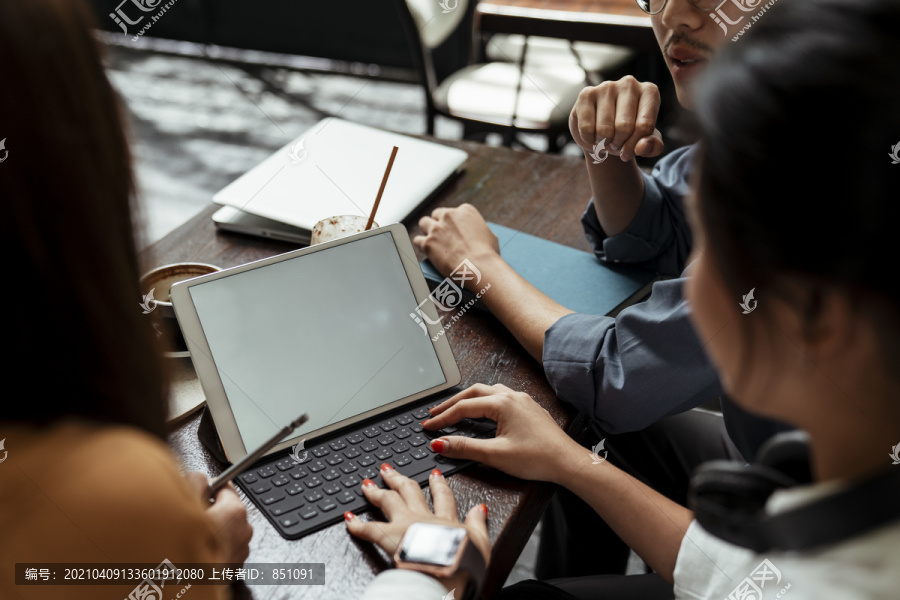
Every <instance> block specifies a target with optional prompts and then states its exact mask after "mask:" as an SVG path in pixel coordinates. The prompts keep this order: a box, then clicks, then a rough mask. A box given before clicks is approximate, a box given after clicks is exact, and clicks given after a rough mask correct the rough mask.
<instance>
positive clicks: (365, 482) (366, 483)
mask: <svg viewBox="0 0 900 600" xmlns="http://www.w3.org/2000/svg"><path fill="white" fill-rule="evenodd" d="M367 485H375V482H374V481H372V480H371V479H363V487H366V486H367Z"/></svg>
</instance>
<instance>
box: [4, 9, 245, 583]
mask: <svg viewBox="0 0 900 600" xmlns="http://www.w3.org/2000/svg"><path fill="white" fill-rule="evenodd" d="M93 29H94V23H93V19H92V18H91V15H90V12H89V10H88V9H87V7H86V6H85V4H84V3H83V2H82V1H81V0H28V1H27V2H21V1H19V0H0V84H2V89H3V92H2V93H0V138H3V139H5V140H6V144H5V146H6V148H5V150H6V152H5V153H4V158H5V159H4V160H3V162H2V163H0V247H2V253H0V255H2V257H3V265H4V267H3V268H4V270H5V276H4V279H5V281H6V282H7V284H8V286H7V293H6V296H5V302H4V306H6V309H5V311H4V313H5V315H6V328H5V332H6V336H5V339H6V344H7V347H8V351H9V352H10V354H8V355H6V359H5V362H6V365H7V367H6V369H5V370H4V372H5V374H6V377H7V380H6V382H5V384H4V386H5V392H4V401H3V409H2V411H0V439H4V440H5V443H4V446H5V453H4V454H3V456H2V457H0V458H3V459H4V460H3V462H2V463H0V532H2V534H0V539H2V542H0V597H2V598H21V597H28V598H59V597H65V598H67V599H77V598H100V597H104V598H105V597H116V596H117V597H119V598H123V597H126V596H128V594H129V593H130V592H131V591H132V590H131V588H133V587H134V586H103V587H95V586H71V587H68V586H67V587H63V588H61V587H58V586H32V587H24V586H16V585H14V582H15V576H14V567H15V564H16V563H28V562H32V563H36V562H43V563H47V562H56V563H75V562H78V563H152V564H153V565H157V564H159V563H162V562H163V561H164V560H169V561H170V562H171V563H172V564H174V565H176V566H177V565H178V564H179V563H185V562H195V563H196V562H222V561H234V562H242V561H243V560H244V559H245V558H246V556H247V553H248V542H249V540H250V536H251V532H252V529H251V527H250V525H249V524H248V522H247V518H246V510H245V508H244V505H243V504H242V503H241V501H240V499H239V498H238V496H237V494H236V493H235V492H234V490H233V489H231V488H228V489H224V490H223V491H222V492H220V493H219V494H218V495H217V496H216V498H215V502H214V504H210V503H209V502H208V501H207V500H205V499H203V498H202V496H201V490H202V489H204V487H205V484H206V478H205V477H203V476H202V475H199V474H191V476H190V478H189V479H185V477H183V476H182V475H181V473H180V472H179V469H178V465H177V462H176V460H175V457H174V456H173V454H172V453H171V451H170V450H169V448H168V447H167V446H166V430H165V415H166V389H167V384H166V379H165V376H164V373H163V369H162V365H161V363H160V358H159V352H158V349H157V347H156V344H155V341H154V333H153V330H152V328H151V324H150V321H149V319H148V318H147V317H146V316H145V315H143V314H142V313H141V311H140V309H139V307H138V304H137V303H138V300H139V299H140V293H139V287H138V278H139V271H138V260H137V254H136V250H135V239H134V234H133V230H132V226H133V219H134V217H133V215H134V212H133V210H132V206H133V201H134V175H133V171H132V166H131V155H130V152H129V147H128V141H127V138H126V134H125V126H124V122H123V116H122V108H121V106H120V104H119V101H118V99H117V97H116V94H115V93H114V91H113V89H112V87H111V85H110V83H109V81H108V79H107V77H106V74H105V73H104V70H103V65H102V62H101V55H100V45H101V44H100V42H99V41H98V40H97V39H95V37H94V35H93ZM57 576H58V577H60V576H62V574H57ZM225 593H226V590H225V588H222V587H219V586H195V587H194V588H193V589H192V590H191V592H190V597H191V598H194V597H197V598H221V597H223V595H224V594H225Z"/></svg>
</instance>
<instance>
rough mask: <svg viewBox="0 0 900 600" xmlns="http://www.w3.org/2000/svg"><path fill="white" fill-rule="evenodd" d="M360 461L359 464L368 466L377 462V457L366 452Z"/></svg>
mask: <svg viewBox="0 0 900 600" xmlns="http://www.w3.org/2000/svg"><path fill="white" fill-rule="evenodd" d="M358 462H359V466H361V467H368V466H369V465H371V464H374V463H375V459H374V458H372V457H371V456H369V455H368V454H366V455H365V456H363V457H362V458H361V459H359V461H358Z"/></svg>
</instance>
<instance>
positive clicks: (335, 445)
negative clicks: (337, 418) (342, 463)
mask: <svg viewBox="0 0 900 600" xmlns="http://www.w3.org/2000/svg"><path fill="white" fill-rule="evenodd" d="M328 447H329V448H331V449H332V450H334V451H335V452H337V451H338V450H343V449H344V448H346V447H347V444H345V443H344V441H343V440H335V441H333V442H331V443H330V444H328Z"/></svg>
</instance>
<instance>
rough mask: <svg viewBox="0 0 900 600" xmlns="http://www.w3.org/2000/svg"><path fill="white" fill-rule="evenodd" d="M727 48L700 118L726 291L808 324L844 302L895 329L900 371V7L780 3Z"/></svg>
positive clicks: (864, 2)
mask: <svg viewBox="0 0 900 600" xmlns="http://www.w3.org/2000/svg"><path fill="white" fill-rule="evenodd" d="M725 44H726V45H729V46H730V47H729V48H726V49H724V50H723V51H722V52H721V53H720V55H719V56H718V57H717V58H716V60H715V61H713V64H711V65H710V66H709V69H708V71H707V73H706V74H705V76H704V79H703V80H702V81H701V82H700V84H699V85H698V89H697V95H696V111H697V118H698V120H699V123H700V126H701V129H702V130H703V136H704V148H703V152H702V158H701V159H700V170H701V180H700V184H699V195H698V196H699V208H700V211H699V212H700V215H701V216H700V218H701V220H702V223H703V226H704V229H705V231H706V232H707V236H708V239H709V247H710V251H711V255H712V258H713V259H714V260H715V262H716V263H717V264H718V266H719V269H720V270H721V272H722V276H723V278H724V280H725V284H726V286H727V287H728V289H729V290H730V291H731V292H732V293H733V294H734V297H735V301H736V302H737V301H738V300H739V299H740V297H741V295H742V294H746V293H747V292H748V291H749V290H750V289H751V288H756V291H757V292H756V297H757V298H758V299H759V308H760V310H761V311H764V310H765V296H766V295H781V296H782V297H787V298H789V299H790V300H792V301H795V302H800V303H801V304H800V305H799V306H801V307H802V308H801V310H803V311H804V312H805V313H806V315H807V316H809V317H812V316H814V315H815V313H816V309H817V301H818V300H819V299H821V294H820V292H821V291H822V290H824V289H826V288H829V289H839V290H841V291H842V292H845V293H847V294H849V295H850V296H851V297H852V298H858V299H859V300H860V301H861V303H860V305H859V306H860V307H862V306H865V307H866V308H867V309H868V308H873V307H874V308H873V309H874V310H878V312H879V317H883V318H884V319H886V322H885V323H884V328H883V329H882V331H883V333H884V334H885V335H884V340H885V343H886V345H890V347H892V348H893V350H894V352H895V353H894V355H893V357H892V358H893V359H894V360H897V356H898V355H897V354H896V351H897V350H898V348H900V345H898V344H897V341H896V340H897V339H898V338H900V335H898V333H900V327H898V323H900V293H898V274H897V273H896V272H895V271H894V270H891V269H889V266H891V264H892V263H893V262H894V258H895V256H896V254H897V252H896V240H897V239H898V237H900V236H898V234H897V233H896V228H897V223H898V222H900V218H898V217H900V210H898V205H897V202H898V192H897V190H898V187H900V186H898V184H900V165H894V164H892V160H891V159H890V158H889V156H888V155H889V154H890V152H891V149H892V146H894V144H897V143H900V3H898V2H896V0H780V1H779V2H778V4H776V5H775V6H774V8H773V9H771V10H769V11H768V12H766V13H765V14H764V15H762V16H761V17H760V18H759V20H758V21H757V22H755V23H754V24H753V27H752V29H750V30H749V31H748V33H747V35H744V36H743V37H742V38H741V39H740V40H739V41H738V42H736V43H733V44H732V43H731V42H725ZM787 283H795V284H796V283H799V284H801V286H802V288H803V290H804V291H803V292H802V296H803V297H794V298H791V297H790V296H789V291H788V290H789V289H790V286H788V285H786V284H787ZM894 364H897V363H896V362H895V363H894Z"/></svg>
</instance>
